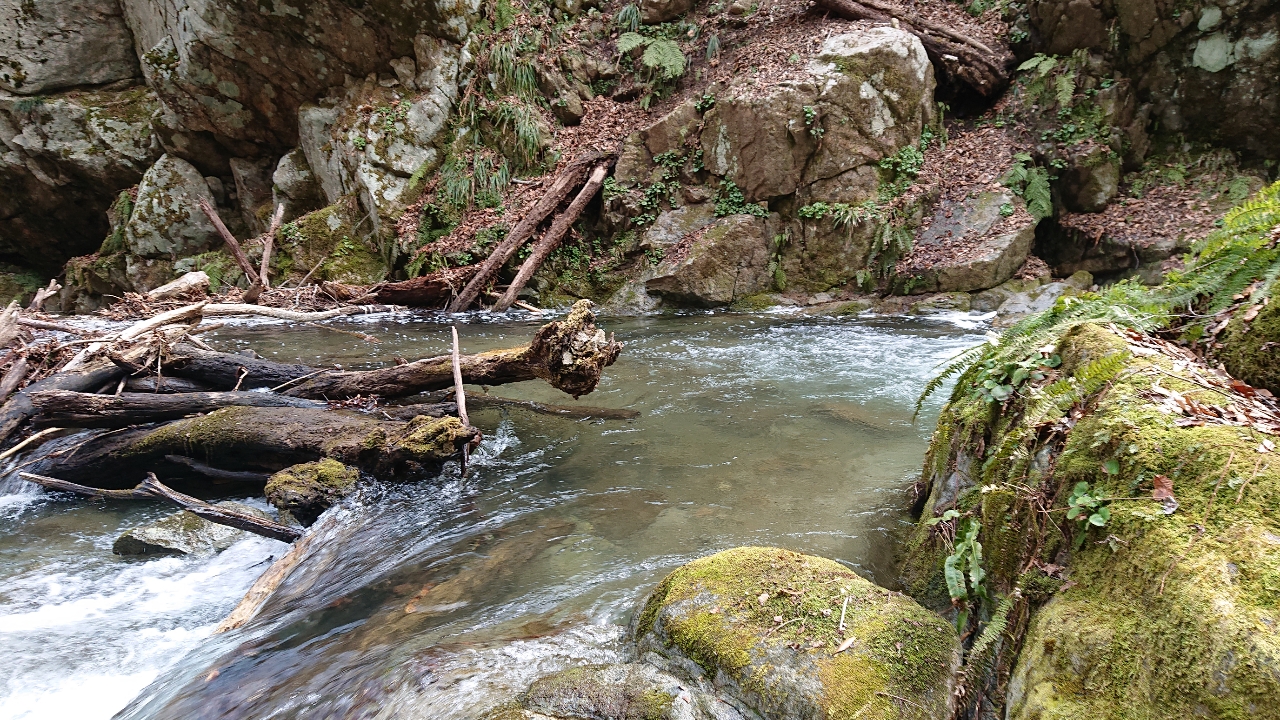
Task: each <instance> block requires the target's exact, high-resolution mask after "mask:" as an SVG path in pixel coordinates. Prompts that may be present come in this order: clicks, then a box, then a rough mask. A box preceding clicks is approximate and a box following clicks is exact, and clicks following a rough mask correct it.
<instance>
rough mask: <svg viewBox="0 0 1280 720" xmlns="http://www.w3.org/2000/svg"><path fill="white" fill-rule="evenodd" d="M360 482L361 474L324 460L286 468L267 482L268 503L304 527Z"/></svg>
mask: <svg viewBox="0 0 1280 720" xmlns="http://www.w3.org/2000/svg"><path fill="white" fill-rule="evenodd" d="M359 480H360V471H359V470H356V469H355V468H352V467H347V466H346V465H343V464H342V463H340V462H338V461H337V460H332V459H330V458H325V459H323V460H318V461H316V462H309V463H302V464H301V465H294V466H292V467H288V468H285V469H284V470H281V471H280V472H278V473H276V474H274V475H272V476H271V479H269V480H267V487H266V490H265V491H264V494H265V495H266V496H267V501H268V502H270V503H271V504H272V505H274V506H276V508H278V509H279V510H280V514H281V517H284V516H285V514H286V513H287V514H288V516H289V517H292V518H294V519H296V520H297V521H298V522H299V523H301V524H303V525H310V524H311V523H314V522H315V521H316V519H317V518H319V517H320V514H321V513H323V512H324V511H325V510H328V509H329V508H330V507H332V506H333V505H334V503H336V502H338V501H339V500H341V499H342V498H343V497H344V496H345V495H346V494H347V493H349V492H351V490H352V489H353V488H354V487H355V485H356V482H358V481H359Z"/></svg>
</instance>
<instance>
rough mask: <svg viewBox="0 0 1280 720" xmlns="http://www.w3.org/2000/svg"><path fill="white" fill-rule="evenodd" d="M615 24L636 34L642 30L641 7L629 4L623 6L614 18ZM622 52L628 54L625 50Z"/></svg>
mask: <svg viewBox="0 0 1280 720" xmlns="http://www.w3.org/2000/svg"><path fill="white" fill-rule="evenodd" d="M613 22H614V24H615V25H617V26H618V27H620V28H623V29H625V30H626V31H627V32H635V31H637V30H639V29H640V7H639V6H638V5H636V4H635V3H628V4H626V5H623V6H622V9H621V10H619V11H618V14H617V15H614V16H613ZM622 52H626V51H625V50H623V51H622Z"/></svg>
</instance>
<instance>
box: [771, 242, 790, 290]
mask: <svg viewBox="0 0 1280 720" xmlns="http://www.w3.org/2000/svg"><path fill="white" fill-rule="evenodd" d="M790 241H791V236H790V234H789V233H779V234H777V235H774V236H773V241H772V243H771V244H770V245H771V249H770V253H769V267H768V273H769V275H771V276H773V287H774V289H776V290H777V291H779V292H782V291H784V290H786V289H787V274H786V272H784V271H783V270H782V251H783V250H784V249H785V248H786V247H787V244H788V243H790Z"/></svg>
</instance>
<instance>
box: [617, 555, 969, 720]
mask: <svg viewBox="0 0 1280 720" xmlns="http://www.w3.org/2000/svg"><path fill="white" fill-rule="evenodd" d="M841 615H844V618H843V619H844V629H843V630H842V629H841V627H840V621H841ZM634 632H635V637H636V639H637V642H638V645H639V648H640V650H641V652H643V653H645V654H646V655H645V656H646V658H647V659H654V660H665V661H666V662H667V663H669V665H670V666H671V667H672V668H673V669H675V670H677V671H678V672H681V673H683V674H686V675H689V676H693V677H705V678H708V679H710V680H712V681H713V682H714V683H715V685H716V686H717V687H721V688H723V689H724V690H725V691H726V692H727V693H729V694H730V695H733V696H735V697H737V698H738V699H739V700H740V701H741V702H742V703H743V704H744V705H746V706H747V707H749V708H751V709H752V710H753V711H754V712H757V713H759V714H761V715H763V716H764V717H768V718H831V719H835V718H846V719H847V718H854V717H858V718H899V717H901V718H942V717H948V716H949V709H948V708H949V703H950V700H951V688H952V677H953V676H952V673H953V670H954V669H955V666H956V664H957V662H958V657H959V654H958V643H957V640H956V635H955V631H954V630H953V629H952V628H951V626H950V625H948V624H947V623H946V622H944V621H943V620H942V619H941V618H939V617H938V616H937V615H934V614H932V613H930V612H928V611H927V610H925V609H924V608H922V607H920V606H919V605H917V604H916V603H914V602H912V601H911V600H910V599H909V598H907V597H905V596H903V595H900V594H896V593H892V592H890V591H888V590H884V589H882V588H879V587H876V586H875V585H874V584H872V583H870V582H868V581H866V580H863V579H862V578H860V577H858V576H857V575H856V574H854V573H853V572H852V571H850V570H849V569H848V568H846V567H844V566H843V565H840V564H839V563H837V562H834V561H832V560H827V559H825V558H820V557H813V556H808V555H801V554H799V553H795V552H790V551H787V550H780V549H777V548H761V547H744V548H735V549H732V550H727V551H725V552H721V553H718V554H716V555H712V556H710V557H705V558H702V559H699V560H695V561H693V562H691V563H689V564H687V565H684V566H682V567H680V568H678V569H677V570H676V571H675V572H673V573H671V574H670V575H668V576H667V578H666V579H665V580H663V581H662V583H661V584H659V585H658V587H657V588H656V589H655V590H654V591H653V594H652V595H650V596H649V598H648V600H647V601H646V603H645V606H644V608H643V609H642V611H641V612H640V613H639V614H638V615H637V616H636V619H635V620H634ZM841 648H844V649H843V650H841ZM903 698H905V699H906V700H905V701H904V700H902V699H903Z"/></svg>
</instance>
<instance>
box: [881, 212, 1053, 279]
mask: <svg viewBox="0 0 1280 720" xmlns="http://www.w3.org/2000/svg"><path fill="white" fill-rule="evenodd" d="M1035 232H1036V221H1035V219H1034V218H1032V217H1031V216H1030V215H1029V214H1027V212H1026V210H1025V209H1024V208H1023V204H1022V200H1021V199H1020V198H1018V197H1016V196H1014V195H1013V194H1012V193H1010V192H1008V191H1007V190H1000V191H995V192H984V193H980V194H979V195H977V196H976V197H971V198H966V199H965V200H964V202H963V203H961V204H960V206H959V207H956V206H954V205H942V206H940V207H939V208H938V209H937V211H936V212H935V213H934V216H933V219H932V221H931V222H930V224H929V226H928V227H927V228H926V229H925V230H924V231H923V232H921V233H920V236H919V237H918V238H917V240H916V247H915V250H914V251H913V255H912V256H910V257H909V258H908V259H907V260H906V261H904V263H903V264H902V266H900V267H899V269H898V275H899V283H900V284H901V287H900V288H899V289H901V290H904V291H906V292H907V293H908V294H914V293H927V292H955V291H960V292H971V291H974V290H985V289H987V288H993V287H995V286H997V285H999V284H1001V283H1003V282H1004V281H1006V280H1008V279H1009V278H1011V277H1013V274H1014V273H1015V272H1017V271H1018V268H1020V267H1022V264H1023V263H1024V262H1026V260H1027V255H1028V254H1030V252H1031V244H1032V242H1034V241H1035Z"/></svg>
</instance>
